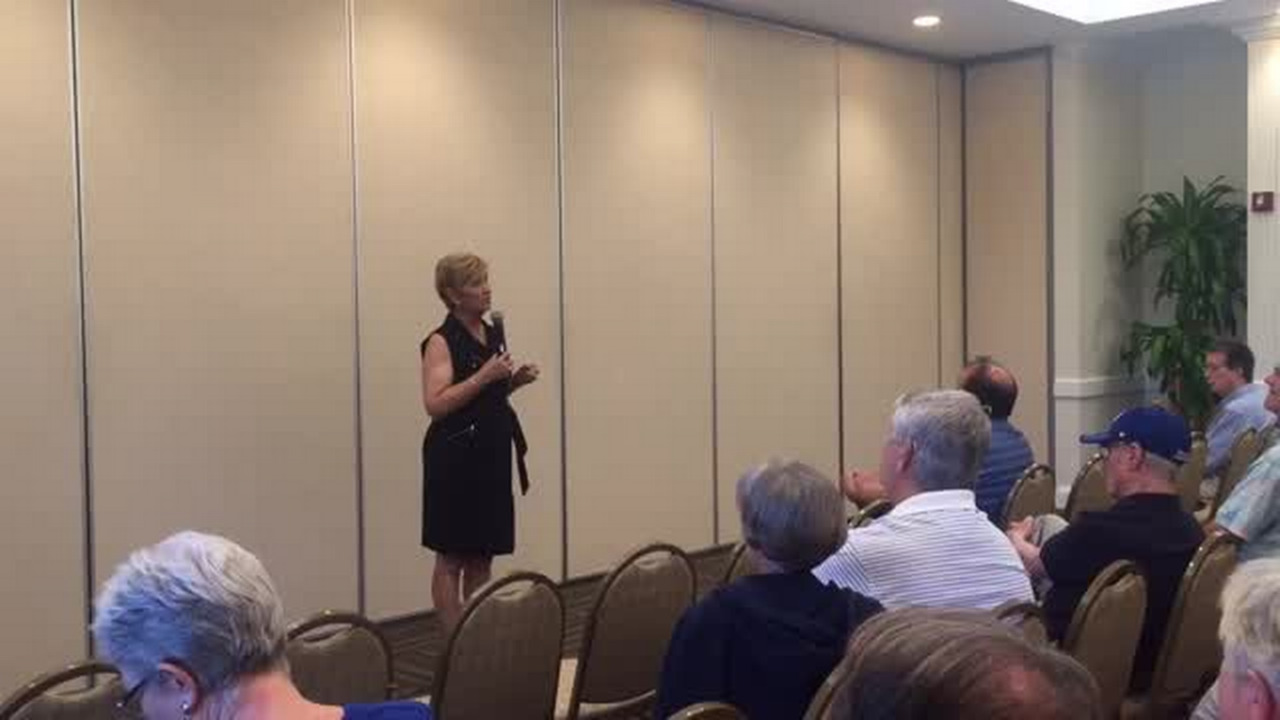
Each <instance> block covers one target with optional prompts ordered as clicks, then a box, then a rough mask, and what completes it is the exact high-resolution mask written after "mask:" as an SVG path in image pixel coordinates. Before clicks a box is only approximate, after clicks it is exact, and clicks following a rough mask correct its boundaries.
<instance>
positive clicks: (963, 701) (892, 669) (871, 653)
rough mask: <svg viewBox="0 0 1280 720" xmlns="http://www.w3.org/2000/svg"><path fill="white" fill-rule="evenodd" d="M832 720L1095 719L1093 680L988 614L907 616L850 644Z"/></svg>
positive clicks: (901, 613) (888, 617)
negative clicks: (938, 719)
mask: <svg viewBox="0 0 1280 720" xmlns="http://www.w3.org/2000/svg"><path fill="white" fill-rule="evenodd" d="M844 665H845V667H846V668H847V669H848V671H849V674H848V680H847V682H846V683H845V684H844V685H843V687H842V688H840V689H838V690H837V691H836V693H837V694H836V696H835V699H834V701H833V706H832V717H834V718H836V719H837V720H928V719H930V718H942V717H945V718H950V719H951V720H1021V718H1027V717H1034V718H1041V719H1043V720H1101V718H1102V717H1103V713H1102V703H1101V698H1100V695H1099V692H1098V686H1097V684H1096V683H1095V682H1094V680H1093V677H1092V676H1091V675H1090V674H1089V672H1088V671H1087V670H1085V669H1084V667H1083V666H1081V665H1080V664H1079V663H1077V662H1076V661H1074V660H1072V659H1071V658H1070V657H1068V656H1067V655H1064V654H1062V653H1060V652H1058V651H1056V650H1054V649H1053V648H1051V647H1049V646H1047V645H1035V644H1032V643H1031V642H1029V641H1028V640H1026V639H1025V638H1024V637H1023V636H1022V635H1021V634H1020V633H1019V632H1017V631H1016V630H1014V629H1013V628H1012V627H1010V626H1008V625H1005V624H1003V623H1002V622H1000V621H999V620H997V619H996V617H995V616H994V615H992V614H991V613H984V612H978V611H965V610H942V609H935V608H906V609H899V610H892V611H889V612H886V613H881V614H879V615H877V616H876V617H874V618H871V619H870V620H868V621H867V622H866V623H864V624H863V625H862V626H861V627H860V628H858V630H857V631H856V632H855V633H854V635H853V638H852V639H851V640H850V642H849V650H848V654H847V657H846V658H845V660H844Z"/></svg>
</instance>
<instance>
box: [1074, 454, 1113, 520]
mask: <svg viewBox="0 0 1280 720" xmlns="http://www.w3.org/2000/svg"><path fill="white" fill-rule="evenodd" d="M1105 457H1106V456H1105V455H1104V454H1102V453H1094V455H1093V457H1091V458H1089V462H1086V463H1085V464H1084V467H1082V468H1080V472H1078V473H1076V479H1075V482H1073V483H1072V484H1071V494H1070V495H1068V496H1067V507H1066V509H1065V510H1064V511H1063V516H1065V517H1066V518H1067V522H1071V521H1072V520H1075V519H1076V516H1077V515H1079V514H1080V513H1082V512H1092V511H1094V510H1106V509H1107V508H1109V507H1111V505H1112V504H1113V503H1114V502H1115V501H1114V500H1113V499H1112V498H1111V495H1110V494H1109V493H1108V492H1107V476H1106V463H1104V462H1103V459H1104V458H1105Z"/></svg>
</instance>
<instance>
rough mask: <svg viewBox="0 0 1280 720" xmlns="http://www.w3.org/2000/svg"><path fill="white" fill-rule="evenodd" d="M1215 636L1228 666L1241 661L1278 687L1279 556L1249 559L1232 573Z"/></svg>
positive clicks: (1279, 671)
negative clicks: (1221, 647)
mask: <svg viewBox="0 0 1280 720" xmlns="http://www.w3.org/2000/svg"><path fill="white" fill-rule="evenodd" d="M1218 635H1219V637H1221V638H1222V646H1223V648H1224V649H1225V650H1226V651H1227V652H1226V656H1227V665H1228V667H1239V662H1240V661H1241V660H1243V661H1245V662H1246V663H1247V664H1248V666H1249V667H1250V668H1251V669H1253V670H1256V671H1257V672H1258V673H1260V674H1262V675H1263V676H1264V677H1266V678H1267V681H1268V682H1270V683H1271V684H1272V687H1274V688H1276V689H1277V690H1280V685H1278V684H1277V680H1278V679H1280V559H1277V558H1263V559H1258V560H1251V561H1249V562H1247V563H1243V564H1242V565H1240V567H1238V568H1236V570H1235V572H1233V573H1231V577H1230V578H1228V579H1227V585H1226V587H1225V588H1223V590H1222V621H1221V622H1220V623H1219V624H1218Z"/></svg>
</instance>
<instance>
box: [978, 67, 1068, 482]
mask: <svg viewBox="0 0 1280 720" xmlns="http://www.w3.org/2000/svg"><path fill="white" fill-rule="evenodd" d="M1047 62H1048V60H1047V58H1046V57H1045V56H1044V55H1035V56H1031V57H1027V58H1021V59H1016V60H1008V61H1002V62H993V63H989V64H984V65H977V66H973V67H970V68H968V69H967V71H966V73H967V74H966V79H965V121H966V140H965V142H966V144H967V147H966V152H965V162H966V168H965V172H966V188H967V193H968V197H967V203H968V212H967V222H968V234H967V238H966V242H967V246H966V266H967V272H968V277H967V279H966V285H965V287H966V293H967V297H966V309H967V313H968V322H967V331H968V349H969V352H970V353H971V354H985V355H994V356H995V357H997V358H999V359H1000V360H1001V361H1002V362H1004V363H1005V364H1006V365H1008V366H1009V368H1010V369H1011V370H1012V371H1013V372H1014V374H1015V375H1017V377H1018V386H1019V392H1018V406H1017V408H1016V410H1015V412H1014V416H1013V421H1014V423H1015V424H1016V425H1017V426H1018V427H1019V428H1021V429H1022V430H1023V432H1025V433H1026V434H1027V438H1028V440H1029V441H1030V442H1031V446H1032V449H1033V450H1034V451H1035V454H1036V458H1037V459H1038V460H1041V461H1047V459H1048V457H1049V456H1048V449H1049V411H1050V408H1049V407H1048V388H1049V377H1048V374H1049V339H1048V328H1047V324H1048V312H1047V308H1048V303H1049V295H1048V293H1049V288H1048V275H1047V273H1048V269H1047V263H1048V252H1049V248H1048V238H1047V232H1048V218H1047V215H1046V213H1047V194H1048V187H1047V183H1048V181H1047V174H1046V173H1047V169H1046V162H1047V158H1046V153H1045V144H1046V142H1047V134H1048V127H1047V113H1046V108H1047V103H1048V85H1047V66H1046V63H1047Z"/></svg>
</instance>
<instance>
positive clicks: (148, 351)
mask: <svg viewBox="0 0 1280 720" xmlns="http://www.w3.org/2000/svg"><path fill="white" fill-rule="evenodd" d="M78 13H79V33H78V38H79V43H80V59H81V63H80V66H81V73H80V98H81V123H82V139H83V146H82V152H83V157H84V165H83V167H84V178H83V188H84V218H85V227H84V237H85V254H86V267H87V281H86V292H87V303H88V310H87V318H88V327H87V332H88V338H87V342H88V351H89V363H88V364H89V394H90V399H89V406H90V408H91V410H92V413H91V421H92V425H91V435H92V438H93V468H92V472H93V481H94V492H93V514H94V535H95V537H94V555H95V557H94V559H93V562H94V568H95V575H96V577H97V578H99V579H102V578H105V577H106V576H107V575H108V574H109V573H110V572H111V570H112V569H113V567H114V565H115V564H116V563H118V562H119V561H120V560H122V559H123V558H124V557H125V555H126V554H127V553H128V552H130V551H131V550H133V549H135V548H137V547H139V546H141V545H144V544H148V543H151V542H154V541H156V540H158V539H160V538H161V537H162V536H164V535H166V534H168V533H171V532H173V531H176V530H181V529H187V528H192V529H198V530H203V531H209V532H216V533H221V534H224V535H227V536H229V537H231V538H233V539H235V540H237V541H239V542H241V543H243V544H244V545H245V546H247V547H248V548H249V549H251V550H253V551H254V552H256V553H258V554H259V555H260V557H261V558H262V559H263V561H264V562H265V563H266V566H267V568H268V569H269V570H270V571H271V573H272V575H273V577H274V578H275V580H276V583H277V585H278V587H279V588H280V590H281V592H282V594H283V596H284V600H285V604H286V612H287V613H288V614H289V615H290V617H300V616H302V615H305V614H307V613H309V612H313V611H315V610H318V609H320V608H323V607H335V606H336V607H353V606H355V604H356V601H357V597H356V595H357V536H356V533H357V529H356V522H357V518H356V466H355V465H356V462H355V432H354V430H355V406H354V397H355V387H354V378H355V347H354V335H355V333H354V310H355V308H354V302H353V296H354V273H353V265H352V256H353V252H352V247H353V246H352V237H353V224H352V213H351V206H352V202H351V196H352V195H351V194H352V180H353V172H354V169H353V166H352V160H351V153H350V143H351V126H350V117H349V115H350V94H349V87H350V82H349V77H348V36H347V9H346V4H345V3H344V2H343V1H342V0H223V1H221V2H217V3H209V2H202V1H201V0H170V1H169V2H165V3H162V4H156V3H154V2H148V1H146V0H82V1H81V2H80V3H79V4H78Z"/></svg>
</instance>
